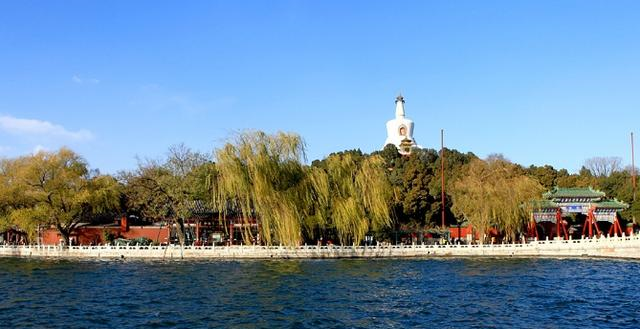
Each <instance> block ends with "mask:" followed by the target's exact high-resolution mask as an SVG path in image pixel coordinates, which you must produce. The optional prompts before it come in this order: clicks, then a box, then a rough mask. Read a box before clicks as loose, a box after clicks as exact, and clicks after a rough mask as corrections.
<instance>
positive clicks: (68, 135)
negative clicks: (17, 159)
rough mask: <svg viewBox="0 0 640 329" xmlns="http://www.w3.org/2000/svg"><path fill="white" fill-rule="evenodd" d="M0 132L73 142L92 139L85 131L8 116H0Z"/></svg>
mask: <svg viewBox="0 0 640 329" xmlns="http://www.w3.org/2000/svg"><path fill="white" fill-rule="evenodd" d="M0 131H4V132H6V133H9V134H13V135H19V136H40V137H51V138H63V139H69V140H73V141H88V140H91V139H93V134H92V133H91V132H90V131H88V130H86V129H81V130H77V131H71V130H67V129H65V128H64V127H63V126H61V125H57V124H54V123H51V122H48V121H42V120H36V119H21V118H15V117H12V116H8V115H3V116H0Z"/></svg>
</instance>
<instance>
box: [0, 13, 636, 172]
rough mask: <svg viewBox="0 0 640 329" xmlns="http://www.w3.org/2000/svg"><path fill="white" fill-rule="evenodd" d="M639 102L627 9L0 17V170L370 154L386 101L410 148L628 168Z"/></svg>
mask: <svg viewBox="0 0 640 329" xmlns="http://www.w3.org/2000/svg"><path fill="white" fill-rule="evenodd" d="M639 87H640V2H638V1H438V2H436V1H202V2H198V1H180V2H178V1H175V2H170V1H76V2H74V1H58V2H54V1H34V2H30V1H2V2H0V155H2V156H7V157H13V156H17V155H22V154H28V153H31V152H33V151H34V150H37V149H48V150H54V149H57V148H58V147H60V146H62V145H67V146H69V147H71V148H72V149H74V150H76V151H77V152H79V153H80V154H82V155H83V156H84V157H85V158H86V159H87V160H88V161H89V163H90V165H91V166H92V167H93V168H99V169H100V170H101V171H103V172H108V173H115V172H116V171H118V170H122V169H132V168H134V167H135V165H136V156H138V157H141V158H145V157H149V158H156V157H161V156H163V155H164V154H165V153H166V150H167V148H168V147H169V146H170V145H172V144H177V143H181V142H184V143H185V144H186V145H188V146H190V147H192V148H194V149H196V150H199V151H202V152H211V151H212V150H213V149H214V148H216V147H219V146H221V145H222V143H223V142H224V141H225V139H226V138H228V137H229V136H230V135H231V134H232V133H234V132H237V131H241V130H244V129H259V130H265V131H268V132H275V131H279V130H283V131H293V132H297V133H299V134H301V135H302V136H303V137H304V138H305V140H306V143H307V149H308V158H309V160H313V159H317V158H322V157H324V156H326V155H328V154H329V153H331V152H334V151H339V150H345V149H353V148H360V149H362V150H363V151H365V152H371V151H374V150H376V149H379V148H381V146H382V145H381V144H382V143H383V142H384V140H385V138H386V136H385V134H386V132H385V122H386V121H387V120H389V119H391V118H393V116H394V103H393V101H394V98H395V96H396V95H397V94H398V92H400V91H401V92H402V93H403V95H404V96H405V98H406V111H407V116H408V117H410V118H411V119H413V120H414V122H415V124H416V127H415V132H414V137H415V138H416V139H417V141H418V142H419V143H420V144H421V145H422V146H424V147H430V148H438V147H439V144H440V141H439V134H440V129H441V128H443V129H445V143H446V144H447V146H448V147H451V148H455V149H458V150H460V151H463V152H467V151H472V152H474V153H476V154H478V155H479V156H483V157H484V156H486V155H488V154H490V153H503V154H504V155H505V156H506V157H507V158H509V159H511V160H512V161H514V162H517V163H520V164H523V165H527V166H528V165H530V164H536V165H542V164H550V165H553V166H554V167H556V168H567V169H568V170H569V171H572V172H575V171H577V170H578V169H579V168H580V166H581V165H582V163H583V162H584V160H585V159H587V158H590V157H594V156H619V157H622V158H623V160H624V163H625V164H628V163H630V150H629V133H630V132H632V131H635V132H636V133H637V132H638V131H639V130H638V123H639V122H640V120H639V119H640V88H639Z"/></svg>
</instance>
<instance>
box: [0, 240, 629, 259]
mask: <svg viewBox="0 0 640 329" xmlns="http://www.w3.org/2000/svg"><path fill="white" fill-rule="evenodd" d="M0 256H4V257H53V258H95V259H118V258H135V259H182V258H187V259H242V258H250V259H287V258H377V257H610V258H636V259H640V237H638V236H633V237H611V238H600V239H591V240H588V239H585V240H555V241H535V242H532V243H527V244H498V245H443V246H438V245H404V246H403V245H399V246H370V247H341V246H301V247H265V246H230V247H228V246H224V247H220V246H218V247H212V246H206V247H195V246H187V247H184V248H180V247H179V246H168V247H157V246H141V247H133V246H127V247H125V246H73V247H69V248H65V247H60V246H0Z"/></svg>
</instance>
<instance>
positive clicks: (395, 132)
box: [384, 95, 417, 155]
mask: <svg viewBox="0 0 640 329" xmlns="http://www.w3.org/2000/svg"><path fill="white" fill-rule="evenodd" d="M389 144H393V145H395V146H396V147H397V148H398V152H399V153H400V154H403V155H405V154H410V153H411V148H413V147H417V144H416V141H415V139H413V121H411V119H409V118H407V117H405V112H404V97H402V95H398V97H396V117H395V119H392V120H389V121H387V140H386V141H385V142H384V146H387V145H389Z"/></svg>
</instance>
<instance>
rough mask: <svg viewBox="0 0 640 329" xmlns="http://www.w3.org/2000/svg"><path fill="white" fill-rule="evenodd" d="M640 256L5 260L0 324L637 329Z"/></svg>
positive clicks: (0, 273) (0, 267)
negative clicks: (619, 258)
mask: <svg viewBox="0 0 640 329" xmlns="http://www.w3.org/2000/svg"><path fill="white" fill-rule="evenodd" d="M639 273H640V262H631V261H615V260H600V259H595V260H590V259H585V260H582V259H580V260H578V259H564V260H560V259H503V260H501V259H435V260H434V259H376V260H286V261H199V262H194V261H133V260H124V261H65V260H33V259H8V258H0V292H1V294H2V298H1V299H0V327H3V328H14V327H33V328H43V327H46V328H57V327H59V328H131V327H133V328H169V327H171V328H173V327H178V328H200V327H205V328H206V327H213V328H223V327H224V328H228V327H237V328H404V327H423V328H424V327H433V328H511V327H518V328H543V327H544V328H567V327H580V328H618V327H626V328H638V327H640V284H639V283H640V280H639V279H638V274H639Z"/></svg>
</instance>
